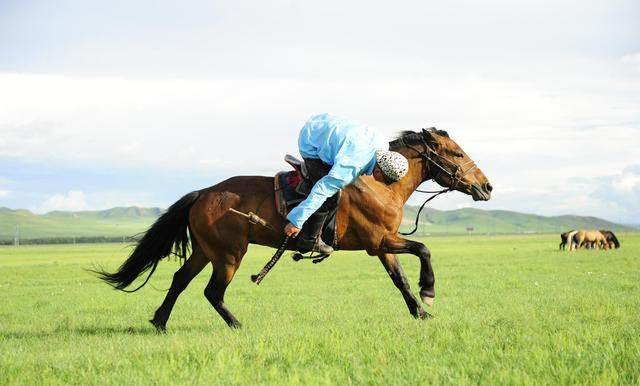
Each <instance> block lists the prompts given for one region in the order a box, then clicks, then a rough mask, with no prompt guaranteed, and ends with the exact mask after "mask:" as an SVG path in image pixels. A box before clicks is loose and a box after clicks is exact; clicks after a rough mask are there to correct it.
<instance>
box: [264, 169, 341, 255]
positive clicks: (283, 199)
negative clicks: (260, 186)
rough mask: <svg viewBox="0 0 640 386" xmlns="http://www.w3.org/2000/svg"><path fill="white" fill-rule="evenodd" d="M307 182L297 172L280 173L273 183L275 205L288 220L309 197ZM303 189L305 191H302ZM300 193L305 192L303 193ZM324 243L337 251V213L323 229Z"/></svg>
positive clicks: (328, 220) (326, 221) (328, 218)
mask: <svg viewBox="0 0 640 386" xmlns="http://www.w3.org/2000/svg"><path fill="white" fill-rule="evenodd" d="M305 182H306V181H303V180H302V178H300V175H299V174H298V172H297V171H295V170H291V171H286V172H278V173H277V174H276V176H275V178H274V181H273V184H274V186H273V188H274V192H275V205H276V210H277V211H278V213H279V214H280V215H281V216H282V217H284V218H286V217H287V214H289V212H290V211H291V210H292V209H293V208H295V207H296V206H297V205H298V204H299V203H300V202H302V201H303V200H304V199H305V198H306V197H307V194H308V193H307V192H306V191H308V190H310V189H306V188H305V187H304V186H303V185H305ZM300 188H303V189H300ZM300 191H305V193H301V192H300ZM321 237H322V241H324V242H325V243H326V244H328V245H331V246H333V247H334V249H337V245H336V211H334V212H333V213H331V214H330V215H329V216H328V217H327V219H326V220H325V222H324V226H323V227H322V235H321Z"/></svg>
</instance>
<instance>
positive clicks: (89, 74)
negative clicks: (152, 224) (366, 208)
mask: <svg viewBox="0 0 640 386" xmlns="http://www.w3.org/2000/svg"><path fill="white" fill-rule="evenodd" d="M638 20H640V3H638V2H637V1H607V2H601V1H579V2H578V1H563V0H560V1H531V2H527V1H521V2H509V1H486V2H482V3H479V2H475V1H451V2H446V4H445V2H436V1H396V2H375V1H366V2H358V1H353V2H344V1H322V2H319V1H307V2H301V1H297V2H296V1H228V2H216V1H183V2H179V3H178V2H163V1H160V2H158V1H154V2H151V1H136V2H124V1H112V2H92V1H19V2H18V1H0V206H8V207H11V208H28V209H31V210H33V211H36V212H46V211H49V210H58V209H63V210H64V209H67V210H78V209H101V208H107V207H111V206H115V205H145V206H166V205H168V204H170V203H172V202H173V201H174V200H176V199H177V198H178V197H180V196H181V195H182V194H183V193H185V192H187V191H191V190H193V189H197V188H201V187H204V186H208V185H213V184H215V183H216V182H219V181H221V180H222V179H224V178H226V177H229V176H232V175H236V174H264V175H271V174H273V173H274V172H276V171H278V170H281V169H284V168H286V166H285V165H284V163H283V162H282V156H283V154H285V153H287V152H288V153H296V151H297V149H296V136H297V131H298V129H299V128H300V127H301V126H302V124H303V123H304V121H305V120H306V118H307V117H309V116H310V115H312V114H315V113H318V112H332V113H336V114H341V115H344V116H347V117H351V118H353V119H356V120H358V121H361V122H365V123H368V124H370V125H372V126H375V127H377V128H378V129H380V130H381V131H383V132H384V133H385V134H387V135H388V136H389V137H391V136H392V135H393V134H394V133H396V132H397V131H399V130H402V129H418V128H420V127H425V126H437V127H439V128H444V129H447V130H448V131H449V133H450V134H451V136H452V137H453V138H454V139H455V140H456V141H457V142H458V143H459V144H460V145H461V146H462V147H463V148H464V149H465V150H466V151H467V152H468V153H469V154H470V155H471V157H472V158H474V159H475V160H476V161H477V162H478V164H479V165H480V167H481V168H482V169H483V170H484V171H485V172H486V174H487V175H488V176H489V177H490V179H491V181H492V183H493V185H494V186H495V194H494V198H493V199H492V200H491V201H489V202H486V203H474V202H473V201H472V200H471V199H470V198H469V197H467V196H464V195H462V194H459V193H452V194H450V195H447V196H446V197H442V198H438V199H437V200H436V201H435V202H434V204H433V207H436V208H440V209H452V208H459V207H466V206H472V207H478V208H484V209H497V208H499V209H511V210H518V211H524V212H530V213H539V214H545V215H556V214H566V213H573V214H580V215H594V216H599V217H604V218H607V219H611V220H615V221H622V222H631V223H637V222H638V220H637V219H638V218H640V206H639V204H638V202H640V161H638V160H639V159H640V157H639V156H640V146H639V145H640V140H639V139H638V138H639V134H640V108H639V106H640V91H639V90H640V28H639V27H638V23H637V21H638Z"/></svg>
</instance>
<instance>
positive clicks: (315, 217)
mask: <svg viewBox="0 0 640 386" xmlns="http://www.w3.org/2000/svg"><path fill="white" fill-rule="evenodd" d="M337 206H338V195H337V194H336V195H334V196H333V197H331V198H328V199H327V201H325V202H324V204H322V206H321V207H320V209H318V210H317V211H316V212H315V213H314V214H312V215H311V216H310V217H309V218H308V219H307V221H305V222H304V225H303V226H302V229H301V230H300V234H299V235H298V242H297V244H296V246H297V248H298V250H299V251H300V252H303V253H306V252H309V251H314V252H318V253H322V254H327V255H329V254H331V253H333V247H331V246H330V245H328V244H326V243H325V242H324V241H322V237H321V234H322V227H323V226H324V222H325V220H326V219H327V217H328V216H329V215H330V214H331V213H332V212H333V211H335V209H336V208H337Z"/></svg>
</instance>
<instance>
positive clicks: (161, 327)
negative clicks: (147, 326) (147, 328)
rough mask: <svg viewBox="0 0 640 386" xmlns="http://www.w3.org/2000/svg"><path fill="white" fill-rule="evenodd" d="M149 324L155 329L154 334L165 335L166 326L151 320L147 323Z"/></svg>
mask: <svg viewBox="0 0 640 386" xmlns="http://www.w3.org/2000/svg"><path fill="white" fill-rule="evenodd" d="M149 323H151V324H152V325H153V327H155V328H156V332H157V333H158V334H166V333H167V325H166V324H164V323H159V322H156V321H155V320H154V319H151V320H150V321H149Z"/></svg>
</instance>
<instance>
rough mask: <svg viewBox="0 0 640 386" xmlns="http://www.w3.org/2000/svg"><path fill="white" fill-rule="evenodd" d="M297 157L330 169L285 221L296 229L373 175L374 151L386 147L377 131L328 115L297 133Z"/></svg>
mask: <svg viewBox="0 0 640 386" xmlns="http://www.w3.org/2000/svg"><path fill="white" fill-rule="evenodd" d="M298 147H299V148H300V154H301V155H302V157H304V158H319V159H321V160H322V161H323V162H324V163H326V164H329V165H332V168H331V171H329V174H327V175H326V176H324V177H322V178H321V179H320V180H319V181H318V182H316V184H315V185H314V186H313V189H311V193H310V194H309V196H308V197H307V198H306V199H305V200H304V201H302V202H301V203H300V204H299V205H298V206H297V207H295V208H294V209H293V210H292V211H291V212H290V213H289V215H288V216H287V219H288V220H289V221H290V222H291V223H292V224H293V225H295V226H296V227H298V228H302V224H304V222H305V221H307V219H308V218H309V217H310V216H311V215H312V214H313V213H314V212H315V211H316V210H318V208H320V206H322V204H323V203H324V202H325V200H326V199H327V198H329V197H331V196H333V195H334V194H336V193H337V192H338V191H339V190H340V189H342V188H344V187H345V186H347V185H349V184H350V183H352V182H353V181H355V180H356V178H358V177H359V176H361V175H363V174H371V173H373V169H374V167H375V165H376V159H375V158H376V157H375V151H376V150H379V149H383V150H387V149H388V148H389V144H388V142H387V141H386V138H385V137H384V136H383V135H382V134H381V133H380V132H378V131H376V130H374V129H372V128H370V127H367V126H364V125H361V124H358V123H356V122H352V121H349V120H346V119H343V118H340V117H336V116H334V115H329V114H320V115H314V116H312V117H311V118H310V119H309V120H308V121H307V123H306V124H305V125H304V127H303V128H302V130H301V131H300V137H299V138H298Z"/></svg>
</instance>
